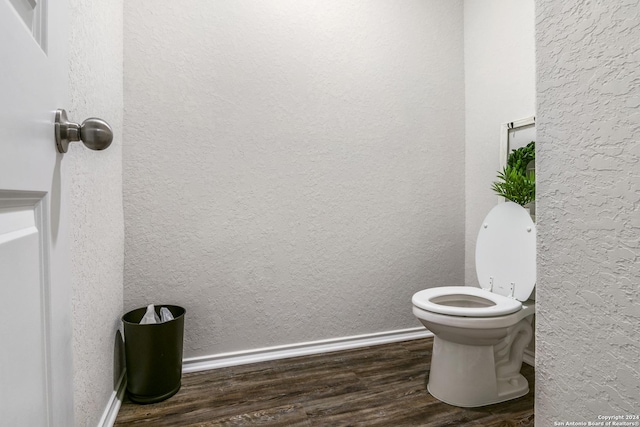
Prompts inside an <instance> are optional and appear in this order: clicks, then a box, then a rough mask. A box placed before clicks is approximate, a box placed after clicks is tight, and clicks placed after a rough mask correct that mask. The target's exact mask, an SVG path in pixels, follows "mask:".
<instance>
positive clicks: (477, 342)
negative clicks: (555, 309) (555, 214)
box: [412, 202, 536, 408]
mask: <svg viewBox="0 0 640 427" xmlns="http://www.w3.org/2000/svg"><path fill="white" fill-rule="evenodd" d="M476 271H477V275H478V283H479V285H480V287H479V288H477V287H473V286H442V287H436V288H430V289H425V290H423V291H420V292H417V293H416V294H414V295H413V298H412V303H413V314H414V315H415V316H416V317H417V318H418V319H419V320H420V322H422V324H423V325H424V326H425V327H426V328H427V329H429V330H430V331H431V332H433V334H434V341H433V353H432V356H431V369H430V373H429V383H428V385H427V389H428V390H429V393H431V395H432V396H434V397H435V398H436V399H438V400H440V401H442V402H445V403H448V404H450V405H454V406H461V407H466V408H471V407H477V406H485V405H491V404H494V403H499V402H504V401H506V400H510V399H515V398H517V397H520V396H524V395H525V394H527V393H528V392H529V384H528V382H527V380H526V379H525V378H524V377H523V376H522V375H521V374H520V368H521V367H522V358H523V355H524V350H525V348H526V347H527V345H528V344H529V342H530V341H531V337H532V334H533V333H532V327H531V322H532V319H533V314H534V313H535V302H534V301H533V300H531V299H529V298H531V297H532V294H533V290H534V286H535V283H536V227H535V224H534V223H533V221H532V220H531V216H530V215H529V212H528V211H527V210H525V209H524V208H523V207H522V206H520V205H518V204H516V203H512V202H506V203H500V204H498V205H497V206H496V207H494V208H493V209H492V210H491V211H490V212H489V214H488V215H487V217H486V218H485V220H484V221H483V223H482V225H481V227H480V232H479V233H478V240H477V243H476Z"/></svg>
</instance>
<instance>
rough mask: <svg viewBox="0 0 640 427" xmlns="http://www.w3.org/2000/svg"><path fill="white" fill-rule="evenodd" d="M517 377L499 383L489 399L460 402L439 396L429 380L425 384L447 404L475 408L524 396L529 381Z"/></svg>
mask: <svg viewBox="0 0 640 427" xmlns="http://www.w3.org/2000/svg"><path fill="white" fill-rule="evenodd" d="M519 377H520V378H517V379H512V380H510V381H505V382H504V383H503V384H499V385H498V390H500V391H499V392H498V395H497V396H492V398H491V399H486V398H483V399H482V400H478V401H475V402H474V403H470V402H461V401H459V400H457V399H455V398H454V399H453V400H452V401H449V400H448V398H447V397H443V396H441V395H440V394H439V392H438V391H436V392H434V391H433V390H432V386H431V381H429V383H428V384H427V391H429V394H431V395H432V396H433V397H435V398H436V399H438V400H439V401H441V402H444V403H446V404H448V405H452V406H459V407H461V408H477V407H479V406H487V405H493V404H496V403H502V402H506V401H507V400H511V399H517V398H518V397H522V396H525V395H526V394H527V393H529V383H528V381H527V379H526V378H525V377H523V376H522V375H519ZM512 381H513V383H512ZM500 382H502V381H500ZM436 389H437V386H436ZM485 397H486V396H485Z"/></svg>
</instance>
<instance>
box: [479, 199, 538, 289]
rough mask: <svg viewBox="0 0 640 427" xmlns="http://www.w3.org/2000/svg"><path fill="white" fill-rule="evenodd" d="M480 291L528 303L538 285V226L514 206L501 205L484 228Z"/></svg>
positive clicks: (480, 248)
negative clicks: (488, 290)
mask: <svg viewBox="0 0 640 427" xmlns="http://www.w3.org/2000/svg"><path fill="white" fill-rule="evenodd" d="M476 272H477V274H478V282H479V284H480V287H482V288H485V289H486V288H489V286H490V283H491V281H493V286H492V292H495V293H497V294H499V295H504V296H508V295H510V294H511V283H513V284H514V289H513V296H514V297H515V298H516V299H517V300H518V301H526V300H527V299H529V296H531V292H532V291H533V287H534V286H535V284H536V225H535V224H534V223H533V221H532V220H531V216H530V215H529V212H527V210H525V209H524V208H523V207H522V206H520V205H518V204H516V203H513V202H506V203H499V204H498V205H497V206H496V207H494V208H493V209H491V211H490V212H489V214H488V215H487V217H486V218H485V219H484V221H483V223H482V225H481V226H480V232H479V233H478V240H477V243H476Z"/></svg>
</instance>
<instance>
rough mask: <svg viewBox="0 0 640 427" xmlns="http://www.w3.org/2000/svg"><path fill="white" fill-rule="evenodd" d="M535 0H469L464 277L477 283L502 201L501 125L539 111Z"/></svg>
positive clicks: (466, 10) (466, 5)
mask: <svg viewBox="0 0 640 427" xmlns="http://www.w3.org/2000/svg"><path fill="white" fill-rule="evenodd" d="M533 3H534V0H520V1H512V0H465V2H464V61H465V77H464V80H465V120H466V122H465V123H466V132H465V147H466V148H465V248H466V249H465V282H466V284H467V285H471V286H478V279H477V277H476V267H475V247H476V238H477V236H478V231H479V230H480V225H481V223H482V220H483V219H484V217H485V216H486V215H487V213H489V211H490V210H491V208H493V207H494V206H495V205H496V203H497V202H498V196H496V195H495V193H494V192H493V191H492V190H491V184H492V183H493V181H495V180H496V175H497V173H498V170H499V169H500V162H499V159H500V125H501V124H502V123H507V122H511V121H514V120H518V119H522V118H525V117H529V116H532V115H534V114H535V103H536V102H535V94H536V92H535V84H536V79H535V40H534V20H535V18H534V8H533Z"/></svg>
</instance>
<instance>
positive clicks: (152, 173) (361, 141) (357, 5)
mask: <svg viewBox="0 0 640 427" xmlns="http://www.w3.org/2000/svg"><path fill="white" fill-rule="evenodd" d="M462 14H463V10H462V2H461V1H440V0H433V1H424V0H412V1H404V2H395V1H375V2H361V1H337V0H335V1H323V2H315V1H297V0H296V1H293V0H292V1H275V0H272V1H260V2H257V1H216V2H211V1H206V0H188V1H183V2H173V1H169V0H163V1H157V0H140V1H132V2H127V3H126V4H125V116H126V119H125V138H126V143H125V147H124V200H125V224H126V225H125V226H126V242H125V248H126V249H125V254H126V257H125V258H126V261H125V308H126V309H131V308H134V307H138V306H143V305H146V304H147V303H149V302H170V303H175V304H180V305H183V306H185V307H186V308H187V322H186V336H185V356H186V357H190V356H199V355H207V354H216V353H221V352H227V351H235V350H243V349H251V348H261V347H266V346H273V345H280V344H287V343H296V342H303V341H309V340H318V339H324V338H332V337H341V336H350V335H355V334H362V333H372V332H379V331H387V330H395V329H401V328H407V327H415V326H419V323H418V322H417V321H416V320H415V318H414V316H413V315H412V314H411V302H410V301H411V295H412V294H413V293H414V292H415V291H417V290H420V289H423V288H425V287H429V286H438V285H447V284H452V283H461V282H462V281H463V280H464V271H463V265H464V201H463V198H464V192H463V191H464V181H463V180H464V178H463V177H464V127H463V124H464V111H463V108H464V93H463V84H462V82H463V78H464V77H463V50H462V49H463V31H462V16H463V15H462Z"/></svg>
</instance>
